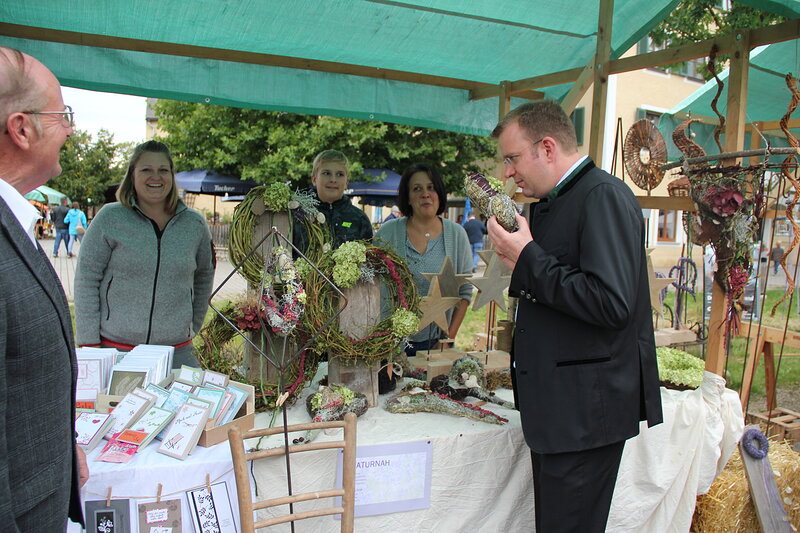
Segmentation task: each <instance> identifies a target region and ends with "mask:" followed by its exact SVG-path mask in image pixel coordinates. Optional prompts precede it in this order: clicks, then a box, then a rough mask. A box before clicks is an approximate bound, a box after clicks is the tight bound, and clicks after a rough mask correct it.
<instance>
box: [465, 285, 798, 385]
mask: <svg viewBox="0 0 800 533" xmlns="http://www.w3.org/2000/svg"><path fill="white" fill-rule="evenodd" d="M799 292H800V291H799ZM781 296H783V290H779V289H774V290H768V291H767V295H766V302H765V305H764V308H763V312H762V313H761V314H762V317H763V319H762V324H763V325H765V326H772V327H776V328H779V329H781V330H782V329H783V328H784V326H786V327H787V328H788V329H789V330H790V331H800V315H799V314H798V313H797V298H796V297H795V298H794V300H793V301H792V304H791V312H790V311H789V302H788V300H787V301H786V302H784V303H783V304H781V306H780V307H779V308H778V309H777V310H776V313H775V316H770V310H771V309H772V306H773V305H774V304H775V303H776V302H777V301H778V300H779V299H780V298H781ZM674 299H675V296H674V293H673V292H672V291H670V293H669V295H668V297H667V299H666V301H667V302H668V304H669V305H672V303H673V302H674ZM701 299H702V296H701V294H698V301H697V302H693V301H692V299H691V297H689V301H688V304H687V312H686V318H685V320H684V321H683V323H684V324H686V325H687V326H690V327H691V326H692V325H693V324H695V323H697V322H700V320H701V314H700V313H701V309H702V301H701ZM760 303H761V302H760V299H759V305H760ZM487 309H488V306H487V307H484V308H483V309H481V310H479V311H473V310H472V307H470V308H469V309H468V310H467V314H466V316H465V317H464V322H463V323H462V324H461V328H460V329H459V332H458V336H457V337H456V347H457V348H459V349H463V350H471V349H473V348H472V346H473V341H474V339H475V334H477V333H483V332H485V331H486V324H485V321H486V311H487ZM787 314H788V315H789V319H788V324H787ZM498 318H500V319H504V318H506V313H505V312H504V311H502V310H500V309H498ZM745 322H746V321H745ZM753 324H754V327H755V324H757V322H755V321H754V322H753ZM743 325H744V323H743ZM659 327H666V326H665V325H663V322H662V325H660V326H659ZM682 349H684V350H686V351H687V352H689V353H692V354H694V355H697V356H698V357H703V356H704V351H705V350H704V346H703V345H696V346H687V347H685V348H682ZM748 349H749V350H752V349H753V341H752V340H750V341H749V344H748V339H746V338H735V339H733V341H732V342H731V346H730V348H729V349H728V350H726V354H727V355H726V367H725V368H726V372H725V378H726V380H727V381H728V385H727V386H728V387H729V388H731V389H734V390H736V391H738V390H739V389H740V388H741V385H742V375H743V367H744V362H745V357H744V355H745V353H746V350H748ZM781 349H782V347H781V346H775V366H776V368H777V369H778V387H779V388H793V389H797V388H800V357H783V358H782V359H780V363H779V357H780V354H781V353H785V354H793V353H798V354H800V347H797V348H793V347H788V346H787V347H785V348H783V352H781ZM779 364H780V367H778V365H779ZM751 392H752V393H755V394H764V363H763V358H762V359H761V360H760V361H759V365H758V368H757V369H756V373H755V376H754V378H753V385H752V388H751Z"/></svg>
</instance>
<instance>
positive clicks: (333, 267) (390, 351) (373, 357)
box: [298, 241, 419, 364]
mask: <svg viewBox="0 0 800 533" xmlns="http://www.w3.org/2000/svg"><path fill="white" fill-rule="evenodd" d="M300 268H301V267H300V265H298V269H300ZM319 269H320V270H321V271H322V272H324V273H325V275H326V276H328V278H329V279H332V280H334V282H335V283H336V284H337V285H338V286H339V287H342V288H349V287H352V286H353V285H355V284H356V283H358V282H366V283H369V282H375V283H378V282H381V283H382V284H383V285H384V287H385V288H386V292H387V296H388V297H389V298H390V299H391V309H393V310H394V311H393V312H392V314H391V315H389V316H388V317H386V318H384V319H383V320H381V321H380V322H379V323H378V324H377V325H376V326H375V327H374V328H373V329H372V330H371V331H370V332H369V333H368V334H367V335H366V336H364V337H363V338H361V339H355V340H354V339H351V338H349V337H347V336H346V335H344V334H343V333H342V332H341V330H340V329H339V327H337V325H336V324H333V325H331V326H330V327H328V328H327V329H325V330H324V331H322V333H320V335H319V336H318V337H317V339H316V341H315V343H314V350H315V351H317V352H319V353H327V354H328V355H329V356H333V357H339V358H341V359H343V360H345V361H350V362H352V363H353V364H355V363H356V362H359V361H363V362H365V363H366V364H374V363H376V362H379V361H380V360H381V359H389V360H391V359H392V356H393V355H394V354H395V352H396V351H397V349H398V348H399V347H400V346H401V345H402V344H404V343H405V342H407V338H408V337H409V336H410V335H413V334H414V333H416V332H417V331H418V329H419V296H418V295H417V288H416V285H415V284H414V278H413V275H412V274H411V271H410V270H409V269H408V266H407V265H406V264H405V262H404V261H403V260H402V259H401V258H400V257H399V256H397V255H396V254H395V253H394V252H392V251H390V250H388V249H386V248H382V247H380V246H375V245H373V244H371V243H370V242H367V241H352V242H346V243H344V244H342V245H341V246H340V247H339V248H338V249H337V250H336V251H334V253H332V254H328V255H327V256H325V257H323V258H322V260H321V261H320V263H319ZM305 278H306V280H305V287H306V291H307V293H308V295H309V300H310V301H311V300H313V302H314V305H309V306H308V307H306V310H305V313H304V314H303V319H302V324H301V326H302V328H303V330H304V331H305V332H306V335H308V336H310V334H311V333H312V332H317V331H319V330H320V329H321V328H322V326H323V325H324V324H325V323H326V322H327V321H328V320H329V319H330V317H332V316H333V315H335V314H336V312H337V311H338V310H339V302H338V297H337V294H336V292H335V291H334V290H333V288H332V287H331V285H330V284H329V283H328V282H326V281H325V280H324V279H323V278H322V277H321V276H320V275H319V274H318V273H317V272H316V271H314V270H311V269H307V270H306V277H305Z"/></svg>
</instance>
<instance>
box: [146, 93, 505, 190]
mask: <svg viewBox="0 0 800 533" xmlns="http://www.w3.org/2000/svg"><path fill="white" fill-rule="evenodd" d="M155 110H156V113H157V114H158V117H159V121H158V127H159V129H160V130H162V131H164V132H165V133H166V139H165V141H166V142H167V143H168V144H169V146H170V148H171V149H172V151H173V153H174V155H175V157H176V165H177V167H178V170H189V169H192V168H205V169H209V170H215V171H217V172H221V173H226V174H230V175H234V176H239V177H241V178H243V179H252V180H253V181H256V182H258V183H273V182H278V181H291V182H293V184H294V185H296V186H298V187H305V186H308V185H310V174H311V166H312V162H313V160H314V157H315V156H316V154H317V153H319V152H320V151H322V150H324V149H336V150H341V151H342V152H343V153H345V154H346V155H347V156H348V158H349V159H350V160H351V167H350V173H351V179H361V178H363V177H364V176H363V173H362V168H363V167H367V168H388V169H391V170H395V171H398V172H402V171H403V169H404V168H405V167H407V166H408V165H409V164H411V163H414V162H427V163H429V164H438V165H440V170H441V173H442V177H443V178H444V180H445V184H446V185H447V187H448V190H449V191H451V192H459V191H462V192H463V183H462V182H463V177H464V174H465V172H467V171H471V170H477V169H478V166H477V165H476V163H475V162H476V161H480V160H485V159H487V158H491V157H493V156H494V155H495V147H494V143H493V142H492V141H491V140H489V139H487V138H483V137H478V136H474V135H466V134H458V133H453V132H449V131H442V130H433V129H425V128H417V127H414V126H406V125H402V124H392V123H388V122H371V121H366V120H356V119H346V118H338V117H328V116H315V115H298V114H294V113H284V112H275V111H261V110H255V109H240V108H232V107H222V106H215V105H207V104H193V103H187V102H176V101H170V100H159V101H158V103H157V104H156V106H155Z"/></svg>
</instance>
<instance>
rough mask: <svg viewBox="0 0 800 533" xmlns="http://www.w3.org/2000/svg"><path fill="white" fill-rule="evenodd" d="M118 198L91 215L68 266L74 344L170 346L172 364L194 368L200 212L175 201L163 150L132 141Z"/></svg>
mask: <svg viewBox="0 0 800 533" xmlns="http://www.w3.org/2000/svg"><path fill="white" fill-rule="evenodd" d="M117 200H119V202H115V203H111V204H108V205H105V206H104V207H103V208H102V209H101V210H100V212H99V213H97V216H95V218H94V220H93V221H92V223H91V224H90V225H89V229H88V230H87V232H86V235H85V237H84V239H83V243H82V245H81V254H80V257H79V258H78V267H77V270H76V272H75V323H76V328H77V340H78V344H79V345H82V346H87V345H88V346H101V345H102V346H111V347H117V348H120V349H130V348H131V347H132V346H135V345H137V344H162V345H171V346H175V356H174V358H173V367H174V368H179V367H180V366H181V365H182V364H188V365H193V366H197V359H196V358H195V356H194V354H193V350H192V342H191V341H192V337H194V335H195V334H196V333H197V332H198V331H199V330H200V328H201V327H202V325H203V319H204V318H205V314H206V310H207V309H208V297H209V295H210V294H211V289H212V284H213V282H214V263H213V257H214V256H213V247H212V244H211V232H210V231H209V229H208V224H206V220H205V217H204V216H203V215H201V214H200V213H198V212H197V211H195V210H194V209H190V208H188V207H186V205H184V203H183V202H181V201H180V200H179V199H178V195H177V191H176V188H175V173H174V165H173V162H172V157H171V155H170V153H169V148H167V146H166V145H165V144H163V143H161V142H158V141H147V142H145V143H142V144H140V145H139V146H137V147H136V149H135V150H134V152H133V156H132V157H131V160H130V162H129V164H128V171H127V174H126V175H125V179H124V180H123V181H122V184H121V185H120V187H119V189H118V190H117Z"/></svg>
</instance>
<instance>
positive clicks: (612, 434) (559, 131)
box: [488, 100, 663, 533]
mask: <svg viewBox="0 0 800 533" xmlns="http://www.w3.org/2000/svg"><path fill="white" fill-rule="evenodd" d="M492 136H493V137H494V138H496V139H498V144H499V149H500V156H501V157H502V158H503V162H504V163H505V166H506V168H505V176H506V177H507V178H513V179H514V182H515V183H516V184H517V186H519V187H521V188H522V192H523V194H525V196H528V197H531V198H538V199H539V200H540V201H539V202H536V203H533V204H531V211H532V212H531V220H530V224H529V223H528V221H527V220H526V219H525V218H523V217H522V216H520V215H517V222H518V223H519V229H518V230H517V231H516V232H514V233H509V232H508V231H506V230H505V229H503V227H502V226H501V225H500V224H499V223H498V222H497V219H496V218H495V217H490V218H489V224H488V229H489V237H490V238H491V239H492V242H493V243H494V245H495V251H496V252H497V254H498V256H499V257H500V259H501V260H502V261H503V262H504V263H505V264H506V266H508V267H509V268H510V269H511V270H512V271H513V273H512V275H511V284H510V286H509V291H508V293H509V296H514V297H516V298H519V304H518V307H517V314H516V317H517V318H516V327H515V335H514V346H513V352H512V359H511V361H512V379H513V383H514V392H515V399H516V400H517V406H518V408H519V411H520V414H521V420H522V431H523V434H524V436H525V441H526V442H527V444H528V446H529V447H530V448H531V459H532V462H533V492H534V500H535V509H536V511H535V512H536V515H535V516H536V531H543V532H547V531H580V532H581V533H593V532H595V533H600V532H603V531H605V528H606V522H607V520H608V512H609V508H610V506H611V498H612V495H613V493H614V484H615V482H616V478H617V472H618V470H619V465H620V461H621V458H622V450H623V448H624V446H625V441H626V440H627V439H629V438H631V437H633V436H635V435H637V434H638V433H639V427H640V421H642V420H647V421H648V424H649V425H650V426H652V425H655V424H659V423H661V421H662V419H663V416H662V412H661V395H660V389H659V381H658V367H657V364H656V348H655V340H654V334H653V320H652V312H651V309H650V294H649V283H648V268H647V253H646V251H645V247H644V242H645V239H644V238H645V227H644V220H643V218H642V210H641V208H640V207H639V203H638V202H637V201H636V198H635V197H634V195H633V192H632V191H631V189H630V188H629V187H628V186H627V185H626V184H625V183H623V182H622V181H621V180H619V179H617V178H615V177H614V176H611V175H610V174H608V173H607V172H605V171H603V170H601V169H599V168H597V167H595V165H594V163H593V162H592V160H591V159H589V158H588V157H587V156H581V155H580V154H579V153H578V150H577V139H576V136H575V128H574V127H573V125H572V121H571V120H570V119H569V117H568V116H567V115H566V113H564V110H563V109H562V108H561V106H560V105H559V104H558V103H557V102H555V101H553V100H538V101H536V102H532V103H526V104H523V105H521V106H519V107H517V108H515V109H514V110H512V111H511V112H510V113H509V114H507V115H506V116H505V117H504V118H503V119H502V120H501V121H500V123H499V124H498V125H497V127H496V128H495V129H494V131H493V132H492Z"/></svg>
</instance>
